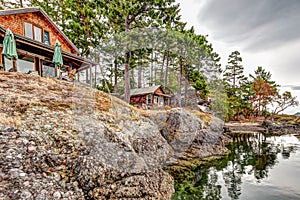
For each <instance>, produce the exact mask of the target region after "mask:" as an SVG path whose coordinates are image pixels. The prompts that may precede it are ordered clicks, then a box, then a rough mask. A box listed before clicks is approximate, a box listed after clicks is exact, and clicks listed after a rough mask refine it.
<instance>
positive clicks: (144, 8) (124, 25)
mask: <svg viewBox="0 0 300 200" xmlns="http://www.w3.org/2000/svg"><path fill="white" fill-rule="evenodd" d="M104 10H105V11H106V13H105V14H106V16H107V18H108V23H109V25H110V27H114V30H115V31H119V32H122V31H125V32H128V31H130V30H131V29H133V28H142V27H165V28H170V27H172V26H173V25H174V24H176V21H179V20H180V15H179V4H175V0H161V1H157V0H140V1H133V0H131V1H123V0H116V1H109V0H105V7H104ZM130 57H131V55H130V52H127V53H126V55H125V58H126V62H125V95H124V96H125V101H126V102H128V103H129V101H130V94H129V93H130V78H129V70H130Z"/></svg>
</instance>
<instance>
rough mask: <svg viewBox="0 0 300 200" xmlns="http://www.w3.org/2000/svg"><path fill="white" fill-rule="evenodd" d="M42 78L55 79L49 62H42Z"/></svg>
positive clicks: (52, 67)
mask: <svg viewBox="0 0 300 200" xmlns="http://www.w3.org/2000/svg"><path fill="white" fill-rule="evenodd" d="M42 76H44V77H49V76H50V77H55V66H54V64H53V63H51V62H47V61H43V69H42Z"/></svg>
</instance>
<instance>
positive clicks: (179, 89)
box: [177, 58, 182, 107]
mask: <svg viewBox="0 0 300 200" xmlns="http://www.w3.org/2000/svg"><path fill="white" fill-rule="evenodd" d="M178 72H179V76H178V93H177V99H178V106H179V107H181V86H182V58H180V61H179V68H178Z"/></svg>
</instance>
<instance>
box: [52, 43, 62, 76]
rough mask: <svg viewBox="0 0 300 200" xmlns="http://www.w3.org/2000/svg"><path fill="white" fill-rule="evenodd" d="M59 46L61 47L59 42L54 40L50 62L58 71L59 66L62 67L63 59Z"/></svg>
mask: <svg viewBox="0 0 300 200" xmlns="http://www.w3.org/2000/svg"><path fill="white" fill-rule="evenodd" d="M60 46H61V45H60V43H59V41H58V40H56V43H55V50H54V55H53V59H52V62H53V63H54V65H55V68H56V67H58V69H59V68H60V67H61V66H63V58H62V54H61V49H60ZM58 73H59V70H58Z"/></svg>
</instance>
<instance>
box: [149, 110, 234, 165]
mask: <svg viewBox="0 0 300 200" xmlns="http://www.w3.org/2000/svg"><path fill="white" fill-rule="evenodd" d="M152 119H153V120H155V117H153V118H152ZM164 119H166V120H165V123H164V124H162V123H160V121H164ZM156 120H157V124H158V126H159V128H160V132H161V134H162V135H163V137H164V138H165V139H166V140H167V141H168V144H169V145H170V146H171V147H172V149H173V151H174V157H173V158H176V159H171V160H170V162H169V163H168V164H169V165H178V164H181V162H180V161H182V160H184V161H188V160H192V159H199V158H206V157H209V156H218V155H224V154H226V152H227V148H226V147H225V144H226V143H228V142H229V141H230V138H228V136H226V135H225V134H223V121H221V120H219V119H218V118H214V117H212V119H211V121H210V123H209V125H208V127H207V126H206V125H204V123H203V122H202V121H201V120H199V119H198V118H196V117H195V116H194V115H192V114H190V113H189V112H187V111H186V110H184V109H179V108H177V109H172V110H171V111H170V113H169V114H168V115H167V114H166V115H165V116H162V114H160V117H157V118H156Z"/></svg>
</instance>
